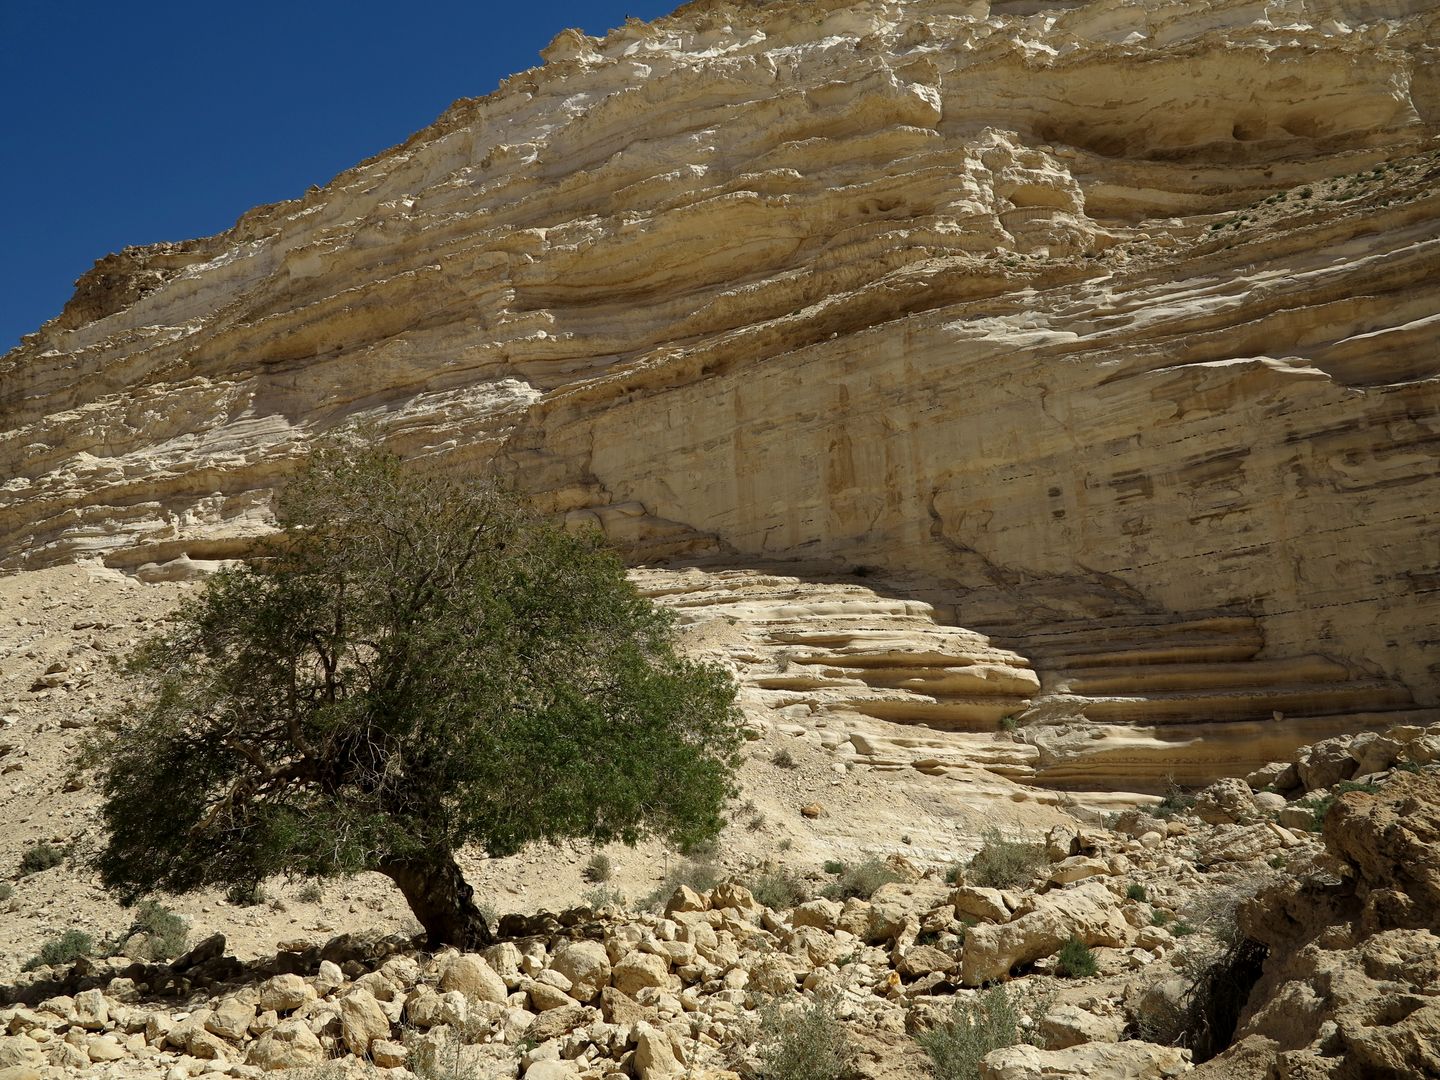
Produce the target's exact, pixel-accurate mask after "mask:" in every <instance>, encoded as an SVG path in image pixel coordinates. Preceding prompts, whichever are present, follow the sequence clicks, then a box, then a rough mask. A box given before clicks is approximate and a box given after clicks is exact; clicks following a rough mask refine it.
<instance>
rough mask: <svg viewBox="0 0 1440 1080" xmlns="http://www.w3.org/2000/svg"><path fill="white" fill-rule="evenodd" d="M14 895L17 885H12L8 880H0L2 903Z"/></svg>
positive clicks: (0, 900)
mask: <svg viewBox="0 0 1440 1080" xmlns="http://www.w3.org/2000/svg"><path fill="white" fill-rule="evenodd" d="M14 895H15V886H14V885H11V884H10V883H9V882H8V881H0V904H3V903H4V902H5V901H6V900H9V899H10V898H11V897H12V896H14Z"/></svg>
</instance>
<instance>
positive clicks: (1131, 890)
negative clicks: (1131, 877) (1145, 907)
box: [1125, 881, 1146, 904]
mask: <svg viewBox="0 0 1440 1080" xmlns="http://www.w3.org/2000/svg"><path fill="white" fill-rule="evenodd" d="M1125 899H1126V900H1139V901H1140V902H1141V903H1142V904H1143V903H1144V902H1145V900H1146V894H1145V886H1144V885H1141V884H1140V883H1139V882H1138V881H1137V882H1131V884H1129V885H1127V886H1126V888H1125Z"/></svg>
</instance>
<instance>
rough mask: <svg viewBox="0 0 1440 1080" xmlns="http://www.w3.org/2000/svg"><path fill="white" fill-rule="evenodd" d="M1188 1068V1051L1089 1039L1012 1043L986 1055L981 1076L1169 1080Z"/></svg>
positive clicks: (1000, 1079) (998, 1079)
mask: <svg viewBox="0 0 1440 1080" xmlns="http://www.w3.org/2000/svg"><path fill="white" fill-rule="evenodd" d="M1190 1068H1191V1067H1190V1051H1188V1050H1181V1049H1178V1048H1176V1047H1173V1046H1156V1045H1155V1044H1154V1043H1145V1042H1127V1043H1123V1044H1119V1045H1116V1044H1110V1043H1099V1044H1094V1043H1092V1044H1087V1045H1084V1046H1076V1047H1072V1048H1070V1049H1067V1050H1039V1049H1036V1048H1035V1047H1033V1046H1011V1047H1008V1048H1006V1049H1004V1050H995V1051H993V1052H991V1053H989V1054H987V1055H986V1056H985V1060H984V1061H983V1062H981V1064H980V1080H1169V1078H1170V1077H1172V1076H1184V1075H1185V1074H1187V1073H1189V1072H1190Z"/></svg>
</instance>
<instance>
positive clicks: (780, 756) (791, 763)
mask: <svg viewBox="0 0 1440 1080" xmlns="http://www.w3.org/2000/svg"><path fill="white" fill-rule="evenodd" d="M770 764H771V765H774V766H776V767H777V768H780V769H795V768H798V767H799V762H797V761H796V760H795V755H794V754H792V753H790V751H789V750H787V749H784V748H781V749H779V750H776V751H775V755H774V756H773V757H772V758H771V759H770Z"/></svg>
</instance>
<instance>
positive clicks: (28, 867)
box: [20, 842, 65, 874]
mask: <svg viewBox="0 0 1440 1080" xmlns="http://www.w3.org/2000/svg"><path fill="white" fill-rule="evenodd" d="M64 861H65V850H64V848H58V847H56V846H55V845H54V844H46V843H43V842H42V843H39V844H36V845H34V846H33V847H28V848H26V849H25V854H23V855H21V856H20V872H21V873H22V874H38V873H39V872H40V871H41V870H49V869H50V868H51V867H52V866H59V865H60V864H61V863H62V862H64Z"/></svg>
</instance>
